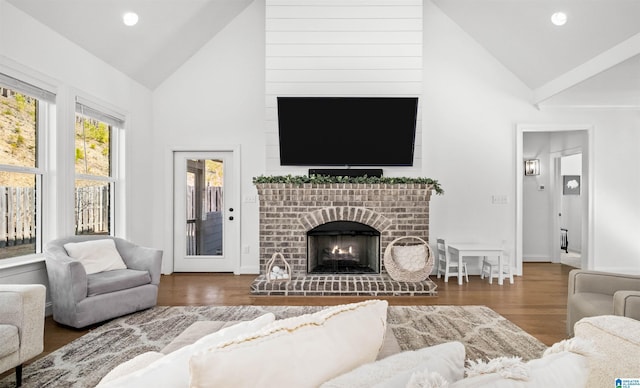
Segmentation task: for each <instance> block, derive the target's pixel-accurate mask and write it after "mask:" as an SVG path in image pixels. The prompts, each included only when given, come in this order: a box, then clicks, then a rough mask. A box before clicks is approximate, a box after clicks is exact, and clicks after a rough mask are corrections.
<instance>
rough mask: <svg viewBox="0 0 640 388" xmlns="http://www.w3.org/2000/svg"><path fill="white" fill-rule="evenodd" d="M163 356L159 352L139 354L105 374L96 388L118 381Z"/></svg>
mask: <svg viewBox="0 0 640 388" xmlns="http://www.w3.org/2000/svg"><path fill="white" fill-rule="evenodd" d="M164 356H165V355H164V353H160V352H146V353H142V354H139V355H137V356H135V357H134V358H132V359H131V360H129V361H127V362H123V363H122V364H120V365H118V366H116V367H115V368H113V369H112V370H111V371H109V373H107V374H106V375H105V376H104V377H103V378H102V380H100V384H98V385H97V386H96V388H98V387H104V386H107V383H108V382H110V381H113V380H116V379H119V378H120V377H122V376H126V375H128V374H131V373H135V372H137V371H139V370H141V369H144V368H146V367H147V366H149V365H151V364H152V363H153V362H155V361H158V360H159V359H161V358H162V357H164Z"/></svg>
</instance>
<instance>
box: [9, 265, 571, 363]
mask: <svg viewBox="0 0 640 388" xmlns="http://www.w3.org/2000/svg"><path fill="white" fill-rule="evenodd" d="M571 269H572V267H569V266H566V265H561V264H551V263H525V264H524V273H523V276H522V277H515V283H514V284H509V282H508V281H507V282H505V284H504V285H502V286H499V285H498V284H497V281H496V280H494V283H493V284H489V283H488V282H487V281H486V280H481V279H480V277H479V276H470V277H469V283H465V284H463V285H462V286H459V285H458V283H457V281H456V279H454V278H451V279H450V281H449V282H448V283H444V282H443V281H442V279H436V278H435V277H432V278H433V280H434V281H435V282H436V284H437V285H438V296H435V297H406V296H405V297H385V298H384V299H386V300H388V301H389V303H390V304H391V305H484V306H487V307H490V308H492V309H493V310H495V311H496V312H498V313H499V314H501V315H503V316H504V317H505V318H507V319H509V320H510V321H512V322H513V323H515V324H516V325H518V326H519V327H521V328H522V329H523V330H525V331H526V332H528V333H529V334H531V335H533V336H534V337H536V338H537V339H538V340H540V341H541V342H543V343H545V344H546V345H551V344H553V343H555V342H557V341H560V340H562V339H564V338H565V324H566V308H567V287H568V285H567V282H568V275H569V271H570V270H571ZM254 278H255V275H240V276H235V275H231V274H210V273H204V274H196V273H174V274H172V275H166V276H164V275H163V276H162V279H161V281H160V290H159V295H158V305H163V306H181V305H219V306H228V305H314V306H315V305H317V306H324V305H335V304H341V303H350V302H355V301H359V300H364V299H366V298H365V297H344V296H340V297H301V296H254V295H250V294H249V285H250V284H251V282H252V281H253V279H254ZM90 329H91V328H88V329H84V330H76V329H71V328H68V327H64V326H62V325H59V324H57V323H55V322H54V321H53V320H52V319H51V317H47V318H46V322H45V341H44V348H45V349H44V352H43V354H42V355H40V356H39V357H42V356H44V355H47V354H49V353H51V352H52V351H54V350H56V349H58V348H60V347H61V346H64V345H65V344H67V343H69V342H71V341H73V340H74V339H76V338H78V337H80V336H82V335H83V334H85V333H87V332H88V331H89V330H90ZM6 374H7V373H5V374H3V375H6Z"/></svg>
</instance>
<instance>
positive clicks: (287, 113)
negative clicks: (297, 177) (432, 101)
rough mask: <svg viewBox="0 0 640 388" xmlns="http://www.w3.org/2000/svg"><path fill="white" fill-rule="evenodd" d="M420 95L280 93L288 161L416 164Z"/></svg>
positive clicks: (298, 163) (284, 155)
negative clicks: (311, 94) (345, 95)
mask: <svg viewBox="0 0 640 388" xmlns="http://www.w3.org/2000/svg"><path fill="white" fill-rule="evenodd" d="M417 111H418V98H417V97H278V132H279V138H280V164H281V165H283V166H412V165H413V152H414V145H415V137H416V115H417Z"/></svg>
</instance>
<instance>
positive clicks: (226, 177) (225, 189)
mask: <svg viewBox="0 0 640 388" xmlns="http://www.w3.org/2000/svg"><path fill="white" fill-rule="evenodd" d="M233 159H234V155H233V151H222V152H220V151H216V152H209V151H207V152H205V151H199V152H186V151H185V152H174V156H173V161H174V196H173V197H174V205H173V208H174V212H173V214H174V217H173V219H174V233H173V236H174V237H173V240H174V242H173V247H174V255H173V257H174V263H173V267H174V271H176V272H237V270H238V264H239V263H238V257H239V255H238V253H239V241H240V238H239V236H240V228H239V225H240V214H239V208H238V205H239V201H238V200H237V198H238V196H239V193H237V192H236V191H237V190H238V188H237V182H236V180H237V179H238V177H236V176H234V175H236V174H235V170H234V168H233V163H234V160H233Z"/></svg>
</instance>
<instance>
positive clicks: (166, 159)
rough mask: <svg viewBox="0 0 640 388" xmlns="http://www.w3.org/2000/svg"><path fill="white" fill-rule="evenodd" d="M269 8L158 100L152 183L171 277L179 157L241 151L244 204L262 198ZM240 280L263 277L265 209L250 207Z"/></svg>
mask: <svg viewBox="0 0 640 388" xmlns="http://www.w3.org/2000/svg"><path fill="white" fill-rule="evenodd" d="M264 28H265V27H264V2H263V1H260V0H257V1H255V2H254V3H252V4H250V5H249V6H248V7H247V8H246V9H245V10H244V11H243V12H242V13H240V15H239V16H238V17H236V18H235V19H234V20H233V21H232V22H231V23H230V24H228V25H227V26H226V27H225V28H224V29H223V30H222V31H220V32H219V33H218V34H217V35H216V36H215V37H214V38H213V39H212V40H211V41H210V42H208V43H207V44H206V45H205V46H204V47H203V48H202V49H201V50H200V51H199V52H198V53H197V54H196V55H194V56H193V57H192V58H191V59H190V60H189V61H188V62H187V63H186V64H185V65H184V66H182V67H181V68H180V69H179V70H178V71H176V72H175V73H174V74H173V75H172V76H171V77H169V78H168V79H167V80H166V81H165V82H164V83H163V84H161V85H160V86H159V87H158V88H157V89H156V90H155V92H154V97H153V101H154V109H153V111H154V113H153V117H154V119H153V121H154V123H155V128H154V132H155V141H156V144H157V146H156V147H155V149H154V150H153V151H152V157H153V160H154V165H155V166H163V167H162V168H157V169H155V170H154V171H153V173H152V175H151V179H149V178H147V180H146V181H147V182H148V184H149V185H150V186H152V187H153V190H154V192H157V193H158V195H156V196H155V197H154V198H153V203H154V208H157V209H158V211H157V212H155V213H154V219H153V220H154V221H153V223H152V224H153V225H152V229H153V230H154V244H155V246H160V247H163V249H164V250H165V256H164V257H165V260H164V263H163V264H164V267H163V271H164V272H171V271H172V269H173V266H172V260H173V253H172V238H173V237H172V231H173V229H172V222H173V221H172V211H173V207H172V179H173V178H172V177H173V175H172V174H173V172H172V166H171V153H172V150H173V149H181V150H189V149H194V150H202V149H203V147H205V148H210V149H211V150H215V149H216V146H221V145H230V144H231V145H240V147H241V150H240V153H241V176H240V177H239V178H240V179H241V190H242V197H243V198H244V197H246V196H247V195H249V196H251V195H256V194H257V191H256V189H255V186H254V185H253V183H252V178H253V177H254V176H258V175H261V174H263V173H264V164H265V141H264V134H263V127H264V104H265V101H264V87H265V86H264V85H265V82H264V79H265V78H264V77H265V75H264V53H265V45H264ZM239 211H240V214H241V219H240V223H241V244H242V245H243V246H248V247H249V253H243V254H242V257H241V260H240V269H239V272H242V273H257V272H258V205H257V203H250V202H246V203H242V204H241V209H239Z"/></svg>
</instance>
